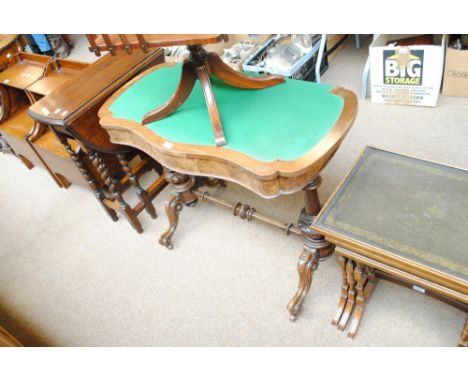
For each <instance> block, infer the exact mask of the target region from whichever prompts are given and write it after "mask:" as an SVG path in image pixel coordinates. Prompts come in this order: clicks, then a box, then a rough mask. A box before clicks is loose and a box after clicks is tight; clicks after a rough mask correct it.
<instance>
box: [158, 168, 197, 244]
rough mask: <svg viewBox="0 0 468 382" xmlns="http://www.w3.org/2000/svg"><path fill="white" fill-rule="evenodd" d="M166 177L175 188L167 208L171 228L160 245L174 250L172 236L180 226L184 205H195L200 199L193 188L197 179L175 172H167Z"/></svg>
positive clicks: (161, 238) (161, 239)
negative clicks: (180, 215) (180, 216)
mask: <svg viewBox="0 0 468 382" xmlns="http://www.w3.org/2000/svg"><path fill="white" fill-rule="evenodd" d="M165 176H166V179H167V181H168V182H169V183H170V184H171V186H172V188H173V195H172V196H171V198H170V199H169V200H168V201H167V202H166V206H165V210H166V215H167V219H168V220H169V228H168V229H167V230H166V231H165V232H164V233H163V234H162V235H161V236H160V238H159V244H161V245H163V246H165V247H166V248H168V249H173V248H174V245H173V244H172V235H174V232H175V230H176V228H177V225H178V224H179V214H180V211H182V208H183V207H184V205H186V206H193V205H195V203H196V202H197V200H198V197H197V196H196V195H194V194H193V193H192V188H193V187H194V186H195V184H196V179H195V177H193V176H188V175H184V174H179V173H176V172H173V171H166V172H165Z"/></svg>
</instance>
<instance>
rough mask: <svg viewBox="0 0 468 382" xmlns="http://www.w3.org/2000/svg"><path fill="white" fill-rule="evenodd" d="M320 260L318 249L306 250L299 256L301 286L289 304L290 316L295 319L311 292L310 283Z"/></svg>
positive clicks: (298, 267) (298, 266) (298, 268)
mask: <svg viewBox="0 0 468 382" xmlns="http://www.w3.org/2000/svg"><path fill="white" fill-rule="evenodd" d="M318 262H319V255H318V251H317V250H316V249H314V250H308V249H305V248H304V251H303V252H302V253H301V255H300V256H299V261H298V263H297V273H298V274H299V286H298V288H297V292H296V294H295V295H294V297H293V298H292V299H291V301H290V302H289V304H288V311H289V318H290V320H291V321H295V320H296V318H297V315H298V314H299V312H300V310H301V308H302V303H303V302H304V299H305V298H306V296H307V293H308V292H309V289H310V285H311V284H312V277H313V272H314V271H315V270H316V269H317V267H318Z"/></svg>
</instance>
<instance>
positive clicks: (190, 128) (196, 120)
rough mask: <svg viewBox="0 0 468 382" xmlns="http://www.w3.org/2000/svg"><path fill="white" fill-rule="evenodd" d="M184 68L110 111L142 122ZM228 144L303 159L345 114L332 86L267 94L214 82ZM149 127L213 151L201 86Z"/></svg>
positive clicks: (290, 87)
mask: <svg viewBox="0 0 468 382" xmlns="http://www.w3.org/2000/svg"><path fill="white" fill-rule="evenodd" d="M181 68H182V66H181V65H180V64H178V65H176V66H174V67H162V68H160V69H158V70H155V71H153V72H150V73H149V74H147V75H146V76H144V77H142V78H141V79H139V80H138V81H137V82H135V83H134V84H132V85H131V86H130V87H129V88H127V89H126V90H125V91H124V92H123V93H122V94H121V95H120V96H119V97H118V98H117V99H116V100H115V101H114V102H113V103H112V105H111V106H110V111H111V112H112V113H113V116H114V117H115V118H122V119H127V120H132V121H136V122H138V123H141V120H142V119H143V116H144V114H145V113H147V112H148V111H150V110H152V109H154V108H156V107H158V106H160V105H161V104H163V103H164V102H166V101H167V100H168V99H169V98H170V97H171V95H172V94H173V93H174V91H175V89H176V88H177V86H178V84H179V81H180V74H181ZM212 83H213V91H214V94H215V97H216V102H217V104H218V109H219V113H220V115H221V120H222V123H223V128H224V132H225V135H226V139H227V144H226V145H225V146H223V147H226V148H229V149H232V150H236V151H239V152H242V153H244V154H247V155H249V156H251V157H253V158H255V159H257V160H261V161H265V162H270V161H274V160H277V159H279V160H285V161H288V160H294V159H297V158H300V157H301V156H303V155H304V154H306V153H307V152H308V151H310V150H311V149H312V148H314V146H315V145H317V144H318V143H319V142H320V140H321V139H322V138H324V137H325V135H326V134H327V133H328V132H329V131H330V130H331V128H332V127H333V126H334V124H335V122H336V121H337V119H338V117H339V116H340V114H341V111H342V109H343V105H344V102H343V99H342V97H340V96H337V95H334V94H331V93H330V91H331V90H332V88H333V86H331V85H322V84H316V83H312V82H306V81H298V80H287V81H286V82H285V83H284V84H280V85H277V86H273V87H270V88H267V89H260V90H246V89H238V88H234V87H231V86H229V85H226V84H224V83H222V82H221V81H220V80H218V79H217V78H212ZM148 127H149V128H150V129H151V130H153V131H154V132H155V133H156V134H158V135H159V136H161V137H163V138H164V139H167V140H168V141H172V142H177V143H186V144H197V145H209V146H215V141H214V137H213V130H212V127H211V122H210V119H209V115H208V109H207V106H206V103H205V99H204V96H203V92H202V89H201V86H200V84H199V83H198V81H197V83H196V84H195V87H194V89H193V91H192V94H191V95H190V97H189V98H188V100H187V101H186V102H185V103H184V104H183V105H182V106H181V107H180V108H179V109H178V110H177V111H176V112H175V113H173V114H172V115H170V116H168V117H166V118H164V119H162V120H159V121H156V122H153V123H150V124H149V125H148Z"/></svg>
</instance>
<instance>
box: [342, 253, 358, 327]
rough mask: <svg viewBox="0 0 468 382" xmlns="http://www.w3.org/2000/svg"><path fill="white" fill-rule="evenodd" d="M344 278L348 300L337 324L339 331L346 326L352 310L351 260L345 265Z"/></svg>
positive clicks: (353, 297)
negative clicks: (345, 279)
mask: <svg viewBox="0 0 468 382" xmlns="http://www.w3.org/2000/svg"><path fill="white" fill-rule="evenodd" d="M346 277H347V281H348V299H347V301H346V306H345V309H344V312H343V314H342V316H341V318H340V321H339V322H338V329H339V330H344V328H345V327H346V325H347V324H348V320H349V317H350V316H351V312H352V310H353V308H354V301H355V296H356V289H355V285H356V280H355V279H354V261H353V260H351V259H348V262H347V263H346Z"/></svg>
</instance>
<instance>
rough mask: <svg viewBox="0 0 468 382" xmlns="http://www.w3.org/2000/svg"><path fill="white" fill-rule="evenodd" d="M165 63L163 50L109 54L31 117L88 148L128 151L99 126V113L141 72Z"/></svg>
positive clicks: (33, 110) (37, 106)
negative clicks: (120, 88)
mask: <svg viewBox="0 0 468 382" xmlns="http://www.w3.org/2000/svg"><path fill="white" fill-rule="evenodd" d="M163 60H164V57H163V53H162V51H160V50H151V51H150V52H149V53H147V54H146V53H143V52H141V51H135V52H134V54H132V55H127V54H125V53H122V52H119V53H118V54H117V55H116V56H110V55H106V56H104V57H102V58H101V59H99V60H98V61H97V62H95V63H93V65H92V68H87V69H84V70H83V71H81V72H80V74H79V75H78V76H77V77H76V80H75V81H73V82H71V83H68V84H66V85H64V86H61V87H58V88H56V91H54V92H53V93H51V94H49V95H48V96H47V97H45V98H43V99H41V100H40V101H39V102H37V103H35V104H34V105H33V106H32V107H31V108H30V109H29V112H28V113H29V115H30V116H31V117H32V118H33V119H35V120H36V121H39V122H41V123H43V124H46V125H52V126H56V127H57V128H60V127H63V128H64V131H66V132H67V134H69V135H71V136H73V137H74V138H76V139H78V140H79V141H81V142H83V143H85V144H86V146H88V147H90V148H92V149H94V150H98V151H101V152H108V153H118V152H122V151H128V150H129V149H128V148H125V147H123V146H122V145H118V144H114V143H112V142H111V141H110V140H109V135H108V134H107V132H106V131H105V130H103V129H102V128H101V127H100V125H99V120H98V118H97V111H98V110H99V108H100V107H101V105H102V102H103V101H104V99H105V98H106V97H108V96H109V95H110V94H112V93H113V92H114V91H115V90H116V89H118V88H119V87H120V86H122V85H123V84H125V82H127V81H128V80H129V79H130V78H132V77H133V76H135V75H136V74H137V73H139V72H140V71H141V70H143V69H145V68H147V67H149V66H151V65H154V64H157V63H160V62H162V61H163Z"/></svg>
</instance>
